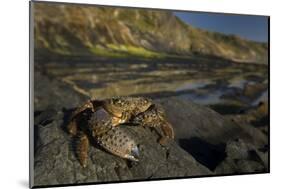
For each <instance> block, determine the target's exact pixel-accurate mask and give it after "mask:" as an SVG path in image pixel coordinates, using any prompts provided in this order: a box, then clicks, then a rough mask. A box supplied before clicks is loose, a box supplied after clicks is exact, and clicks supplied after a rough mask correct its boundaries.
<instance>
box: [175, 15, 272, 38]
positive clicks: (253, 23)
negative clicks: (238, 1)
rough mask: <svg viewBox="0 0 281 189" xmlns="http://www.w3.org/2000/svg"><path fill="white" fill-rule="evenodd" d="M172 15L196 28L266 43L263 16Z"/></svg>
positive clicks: (265, 27) (266, 28) (265, 24)
mask: <svg viewBox="0 0 281 189" xmlns="http://www.w3.org/2000/svg"><path fill="white" fill-rule="evenodd" d="M174 14H175V15H176V16H178V17H179V18H181V20H183V21H184V22H186V23H187V24H190V25H192V26H194V27H197V28H202V29H207V30H209V31H216V32H221V33H225V34H235V35H238V36H240V37H242V38H244V39H248V40H253V41H259V42H267V41H268V18H267V17H265V16H246V15H230V14H214V13H202V12H174Z"/></svg>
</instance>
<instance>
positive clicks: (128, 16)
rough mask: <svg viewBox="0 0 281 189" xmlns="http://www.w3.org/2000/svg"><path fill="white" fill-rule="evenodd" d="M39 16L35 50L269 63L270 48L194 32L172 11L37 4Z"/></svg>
mask: <svg viewBox="0 0 281 189" xmlns="http://www.w3.org/2000/svg"><path fill="white" fill-rule="evenodd" d="M34 16H35V17H34V19H35V20H34V25H35V50H36V52H52V53H58V54H64V55H85V54H87V55H88V54H95V55H102V56H126V55H137V56H144V57H166V56H177V55H211V56H217V57H222V58H226V59H230V60H234V61H239V62H255V63H267V56H268V55H267V48H268V46H267V44H265V43H257V42H252V41H247V40H243V39H241V38H239V37H237V36H231V35H223V34H219V33H215V32H208V31H204V30H200V29H197V28H194V27H192V26H190V25H187V24H185V23H184V22H182V21H181V20H180V19H179V18H178V17H176V16H175V15H174V14H173V13H172V12H171V11H160V10H146V9H129V8H112V7H96V6H83V5H66V4H65V5H63V4H46V3H34Z"/></svg>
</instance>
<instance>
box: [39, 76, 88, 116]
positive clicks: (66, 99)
mask: <svg viewBox="0 0 281 189" xmlns="http://www.w3.org/2000/svg"><path fill="white" fill-rule="evenodd" d="M86 100H88V98H87V97H86V96H84V95H81V94H79V93H78V92H75V91H74V90H73V89H72V88H71V87H70V86H69V85H68V84H66V83H64V82H62V81H58V80H57V79H54V78H52V77H49V76H47V75H45V74H44V73H41V72H39V71H35V73H34V110H35V112H36V111H42V110H46V109H56V110H59V109H61V108H73V107H76V106H79V105H80V104H81V102H83V101H86Z"/></svg>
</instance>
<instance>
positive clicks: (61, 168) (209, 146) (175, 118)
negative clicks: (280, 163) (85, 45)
mask: <svg viewBox="0 0 281 189" xmlns="http://www.w3.org/2000/svg"><path fill="white" fill-rule="evenodd" d="M34 77H35V78H34V79H35V81H37V82H36V84H35V89H34V90H35V94H34V108H35V114H34V131H35V146H34V150H35V157H34V159H35V163H34V184H35V185H36V186H43V185H56V184H75V183H88V182H91V183H92V182H107V181H126V180H149V179H159V178H169V177H171V178H173V177H190V176H206V175H217V174H219V175H225V174H242V173H243V174H244V173H266V172H269V167H268V166H269V165H268V151H269V146H268V132H266V130H267V131H268V125H267V122H259V124H258V125H260V126H259V127H256V126H255V125H254V124H253V123H254V122H255V121H257V120H260V119H262V118H263V117H264V116H266V113H268V111H266V110H264V107H261V106H259V107H258V108H257V109H254V110H248V111H247V112H246V113H244V114H243V115H250V116H244V117H243V115H225V116H224V115H221V114H219V113H217V112H215V111H214V110H212V109H210V108H208V107H206V106H202V105H198V104H195V103H193V102H190V101H186V100H182V99H179V98H177V97H169V98H161V99H156V100H155V102H156V103H160V104H161V105H162V106H163V107H164V109H165V111H166V114H167V118H168V120H169V121H170V122H171V123H172V125H173V126H174V130H175V136H176V138H175V140H174V141H170V142H169V143H168V144H167V146H165V147H162V146H161V145H159V144H158V143H157V139H158V135H157V133H156V132H153V131H151V130H150V129H145V128H142V127H132V128H129V129H131V130H132V131H133V132H134V133H136V139H137V140H138V141H139V143H140V146H141V160H140V162H138V163H131V162H128V161H127V160H124V159H121V158H119V157H116V156H114V155H111V154H109V153H107V152H105V151H104V150H102V149H100V148H98V147H96V146H93V147H91V148H90V159H91V160H90V161H89V166H88V167H87V168H82V167H81V166H80V164H79V162H78V161H77V158H76V157H75V155H74V152H73V144H72V142H71V141H72V140H71V137H70V136H69V135H68V134H67V133H66V131H65V130H64V126H65V123H66V120H67V118H68V116H69V114H70V113H71V111H72V110H73V108H75V107H77V106H79V105H80V104H81V103H83V102H85V101H86V100H87V99H88V98H87V97H86V96H84V95H81V94H79V93H77V92H75V91H74V90H73V89H71V87H70V86H69V85H68V84H66V83H63V82H61V81H58V80H56V79H55V78H50V77H48V75H44V74H43V73H41V72H38V71H35V75H34ZM38 81H40V83H39V82H38ZM50 89H51V90H50ZM251 116H252V117H253V118H252V119H250V120H249V119H248V118H249V117H251ZM267 116H268V115H267Z"/></svg>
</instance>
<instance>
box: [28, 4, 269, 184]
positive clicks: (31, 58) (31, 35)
mask: <svg viewBox="0 0 281 189" xmlns="http://www.w3.org/2000/svg"><path fill="white" fill-rule="evenodd" d="M32 3H45V4H66V5H80V6H95V7H110V8H129V9H145V10H156V11H161V10H162V11H177V12H194V13H208V14H223V15H240V16H263V17H267V19H268V26H267V27H268V41H267V44H268V115H269V117H268V149H269V150H268V171H265V172H251V173H237V174H236V173H233V174H216V175H197V176H187V177H167V178H157V179H136V180H124V181H108V182H86V183H69V184H54V185H33V184H34V183H33V181H34V180H33V179H34V178H32V176H33V171H34V170H33V168H34V167H33V166H34V159H33V158H34V157H33V156H34V154H33V153H31V152H33V148H32V149H31V147H32V146H33V143H34V135H33V130H34V128H33V127H34V125H33V117H34V116H33V114H34V112H33V102H34V98H33V93H34V87H33V82H34V78H33V72H34V69H33V68H34V33H33V30H34V27H33V18H34V17H33V15H32V10H31V9H32ZM31 82H32V83H31ZM269 173H270V16H269V15H258V14H257V15H256V14H243V13H241V14H240V13H224V12H205V11H192V10H176V9H163V8H148V7H134V6H129V7H127V6H121V5H100V4H90V3H73V2H54V1H40V0H30V1H29V188H52V187H65V186H84V185H98V184H116V183H132V182H147V181H161V180H176V179H177V180H179V179H190V178H212V177H224V176H242V175H258V174H269Z"/></svg>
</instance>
